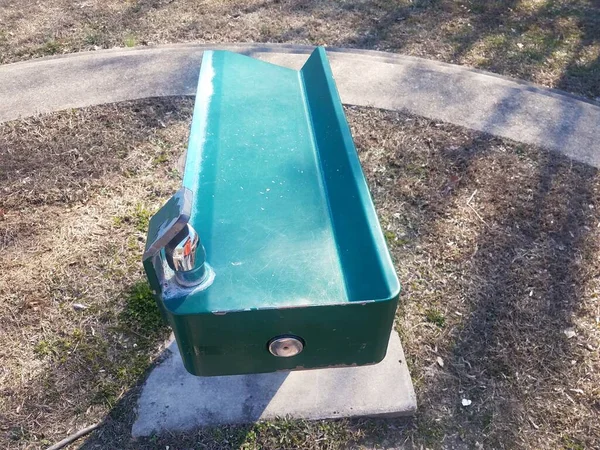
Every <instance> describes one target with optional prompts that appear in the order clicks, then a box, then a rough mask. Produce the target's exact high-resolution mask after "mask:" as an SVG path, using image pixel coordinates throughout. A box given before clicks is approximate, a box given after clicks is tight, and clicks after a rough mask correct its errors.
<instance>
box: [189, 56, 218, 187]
mask: <svg viewBox="0 0 600 450" xmlns="http://www.w3.org/2000/svg"><path fill="white" fill-rule="evenodd" d="M212 61H213V52H212V51H210V50H209V51H205V52H204V56H203V58H202V66H201V67H200V76H199V79H198V91H197V93H196V103H195V104H194V114H193V118H192V127H191V130H190V139H189V143H188V151H187V156H186V161H185V172H184V175H183V186H184V187H186V188H188V189H190V190H191V191H192V192H197V189H198V176H197V174H198V173H199V172H200V170H201V166H202V155H203V153H204V144H205V142H206V131H207V125H208V116H209V110H210V101H211V98H212V96H213V93H214V88H213V79H214V77H215V70H214V67H213V63H212Z"/></svg>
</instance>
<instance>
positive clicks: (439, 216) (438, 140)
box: [84, 108, 600, 449]
mask: <svg viewBox="0 0 600 450" xmlns="http://www.w3.org/2000/svg"><path fill="white" fill-rule="evenodd" d="M348 114H349V118H350V121H351V123H353V124H354V125H355V127H354V128H355V129H354V132H355V138H356V140H357V145H358V147H359V150H360V154H361V159H362V163H363V167H364V169H365V172H366V175H367V177H368V179H369V183H370V187H371V192H372V193H373V195H374V199H375V202H376V204H377V205H378V209H379V214H380V217H381V220H382V222H383V224H384V227H385V228H386V235H387V237H388V239H389V241H390V246H391V249H392V253H393V256H394V258H395V260H396V261H402V264H398V265H397V267H398V270H399V272H400V277H401V279H402V281H403V284H404V293H403V297H402V300H401V307H400V312H399V315H400V326H399V331H400V333H401V335H403V342H404V344H405V345H406V353H407V362H408V363H409V367H410V369H411V371H412V375H413V379H414V382H415V386H416V389H417V394H418V398H419V412H418V414H417V416H416V417H415V418H414V419H409V420H406V419H402V420H400V419H398V420H369V419H361V420H338V421H323V422H314V423H308V422H304V421H293V420H285V419H282V420H280V421H274V422H268V423H263V424H257V425H248V426H237V427H218V428H206V429H200V430H197V431H196V432H193V433H186V434H176V435H167V436H162V437H154V438H145V439H141V440H138V441H135V442H134V441H129V440H128V438H126V437H125V436H128V435H129V433H130V430H131V425H132V422H133V417H132V413H131V411H132V409H131V408H132V407H133V405H134V403H135V396H136V395H137V390H136V389H134V390H133V391H132V392H130V393H129V394H127V395H126V396H125V397H124V398H123V399H122V401H121V402H120V403H119V405H117V406H116V407H115V408H114V409H113V412H112V413H111V415H110V418H109V419H108V421H107V423H106V425H105V426H104V427H103V429H102V430H100V431H99V432H97V433H96V434H95V435H94V436H93V437H92V438H90V439H89V440H88V442H87V443H86V444H85V447H84V448H94V446H96V445H100V446H101V447H103V446H113V445H116V444H118V446H120V447H122V448H154V447H155V446H156V447H158V446H166V445H170V446H172V447H173V446H174V447H175V448H179V447H182V448H187V447H193V446H196V445H201V446H205V447H206V448H215V449H216V448H309V447H310V448H343V447H345V446H350V447H352V446H353V445H359V444H361V445H373V446H377V445H379V446H382V445H383V446H385V445H389V446H398V445H402V444H403V443H405V444H406V445H407V446H409V447H410V446H414V447H417V448H419V446H422V445H425V446H433V447H436V446H456V447H458V448H461V447H464V448H473V447H474V446H476V445H478V443H479V444H480V445H483V446H484V447H485V448H487V447H491V448H512V447H515V446H519V445H526V446H530V447H534V448H535V447H537V448H540V447H541V446H544V445H550V446H553V447H559V446H563V447H565V448H578V447H577V446H580V447H581V448H585V446H590V447H593V446H594V445H595V444H597V443H598V442H599V441H600V436H599V435H598V432H597V430H596V431H594V426H595V417H596V415H595V414H596V413H595V411H597V409H598V401H597V399H594V397H593V394H590V395H589V396H581V397H576V398H575V399H574V398H573V397H572V396H570V395H569V392H570V391H569V389H575V388H576V387H577V386H580V383H581V380H583V379H586V376H587V375H586V374H585V367H584V366H585V364H583V362H584V361H585V360H586V352H587V351H588V350H586V349H585V348H583V347H582V346H581V345H579V343H580V341H574V340H569V339H567V337H566V336H565V333H564V331H565V330H567V329H571V328H575V327H576V326H577V325H576V323H575V322H576V321H577V320H578V318H581V317H582V316H584V315H585V314H586V313H585V305H584V304H585V297H586V294H585V292H584V291H585V289H587V287H586V286H587V284H588V283H589V281H590V277H592V278H593V277H594V276H595V274H596V275H597V273H596V272H597V270H596V269H595V260H596V255H597V251H598V250H599V246H598V242H597V240H596V238H595V237H594V234H593V233H591V230H592V229H593V227H595V226H596V224H597V222H598V215H597V212H596V209H595V208H596V206H595V205H597V204H598V200H599V199H598V194H597V190H598V186H597V184H598V181H597V178H598V177H597V175H598V174H597V170H596V169H594V168H591V167H589V166H585V165H583V164H579V163H575V162H573V161H571V160H569V159H568V158H567V157H564V156H561V155H559V154H556V153H549V152H545V151H543V150H539V149H535V148H531V147H527V146H524V145H522V144H517V143H511V142H507V141H505V140H502V139H498V138H494V137H491V136H488V135H484V134H478V133H473V132H469V131H465V130H462V129H460V128H458V127H453V126H450V125H445V124H439V123H436V122H432V121H428V120H425V119H420V118H413V117H410V116H406V115H403V114H397V113H383V112H373V111H372V110H371V111H370V112H369V113H367V112H366V111H365V110H364V109H361V108H349V109H348ZM371 114H374V115H375V116H376V119H372V118H370V117H371V116H370V115H371ZM357 129H358V130H357ZM374 129H377V130H378V131H377V133H375V134H373V133H372V131H370V130H374ZM415 142H416V143H415ZM396 143H399V145H397V146H396V145H395V144H396ZM469 198H471V203H469V205H471V206H472V207H473V209H472V210H471V209H470V208H469V207H467V206H465V204H466V202H467V201H468V199H469ZM417 328H418V329H419V330H422V331H418V332H415V331H411V329H417ZM411 333H412V334H411ZM414 333H416V335H415V334H414ZM580 333H582V334H583V331H580ZM437 357H439V358H441V360H442V361H443V362H444V367H440V365H439V364H437V363H436V362H435V361H436V358H437ZM573 361H575V364H574V363H573ZM588 379H589V376H588ZM571 395H573V394H571ZM463 399H468V400H470V401H471V402H472V404H471V405H470V406H469V407H465V406H463V405H462V403H461V402H462V400H463ZM595 402H596V403H595ZM318 442H322V446H319V445H321V444H318ZM523 443H525V444H523ZM128 446H129V447H128Z"/></svg>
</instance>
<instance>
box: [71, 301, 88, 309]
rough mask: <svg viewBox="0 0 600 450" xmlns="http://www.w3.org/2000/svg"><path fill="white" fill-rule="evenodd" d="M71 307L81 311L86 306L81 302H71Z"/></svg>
mask: <svg viewBox="0 0 600 450" xmlns="http://www.w3.org/2000/svg"><path fill="white" fill-rule="evenodd" d="M73 309H74V310H75V311H82V310H84V309H87V306H85V305H83V304H81V303H73Z"/></svg>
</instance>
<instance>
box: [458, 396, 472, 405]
mask: <svg viewBox="0 0 600 450" xmlns="http://www.w3.org/2000/svg"><path fill="white" fill-rule="evenodd" d="M461 403H462V405H463V406H471V403H473V402H472V401H471V400H469V399H468V398H463V399H462V402H461Z"/></svg>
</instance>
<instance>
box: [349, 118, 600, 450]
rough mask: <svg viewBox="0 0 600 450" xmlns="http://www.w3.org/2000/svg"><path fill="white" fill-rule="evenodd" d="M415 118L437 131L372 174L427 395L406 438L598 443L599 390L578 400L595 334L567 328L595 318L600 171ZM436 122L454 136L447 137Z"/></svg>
mask: <svg viewBox="0 0 600 450" xmlns="http://www.w3.org/2000/svg"><path fill="white" fill-rule="evenodd" d="M416 120H417V121H420V122H421V123H422V124H423V125H421V130H420V133H422V134H424V135H425V136H427V135H429V136H430V138H429V139H427V138H425V139H424V141H425V142H422V144H425V145H422V146H421V149H420V151H416V150H413V149H412V148H411V147H412V145H408V146H407V147H405V148H402V147H401V148H398V149H397V150H396V151H394V150H393V149H390V150H391V152H390V154H389V155H388V156H385V157H382V159H381V161H379V162H378V164H381V166H382V167H386V168H387V170H385V171H373V172H371V173H370V174H369V181H370V184H371V190H372V192H373V193H374V197H375V202H376V203H377V204H378V206H379V209H380V216H382V218H383V222H384V224H387V225H388V227H390V228H389V229H390V231H389V234H390V236H391V238H392V239H391V240H390V241H391V246H392V251H393V255H394V257H395V259H396V261H402V264H401V265H400V266H398V267H399V269H398V270H399V272H400V273H403V274H404V277H403V276H402V275H401V279H402V281H403V283H404V288H405V290H404V295H403V298H402V299H401V307H400V316H401V325H402V324H403V325H404V326H405V329H402V327H401V329H400V332H401V334H404V335H405V336H407V338H405V339H403V341H404V342H405V343H408V348H407V358H408V359H409V362H410V363H411V369H412V375H413V378H414V381H415V385H416V388H417V393H418V399H419V412H418V414H417V417H416V420H415V422H414V423H412V424H410V426H409V429H408V430H407V431H405V432H404V433H400V434H398V435H397V437H396V439H397V442H399V441H404V440H405V439H409V441H410V442H413V443H414V444H415V445H416V446H417V447H418V445H445V446H449V447H452V446H453V445H459V446H460V445H463V446H466V447H468V448H473V447H474V446H475V445H483V446H484V447H485V448H488V447H489V448H514V447H515V446H520V445H526V446H527V445H529V446H531V447H533V448H540V447H541V446H544V445H550V446H551V447H554V448H556V447H559V446H564V447H565V448H587V447H589V448H592V447H594V446H595V445H597V444H598V442H599V441H600V435H599V434H598V432H597V431H592V430H594V428H595V425H594V423H595V419H594V417H595V416H596V414H597V410H598V401H597V399H595V398H594V394H593V393H589V394H587V395H582V396H581V397H579V398H577V399H576V400H574V399H573V398H571V397H570V396H569V395H568V392H569V389H571V390H573V389H577V388H576V386H581V384H582V382H583V381H582V380H586V383H588V385H587V388H586V387H584V390H587V389H589V388H590V387H591V385H593V379H592V380H590V375H589V373H588V372H587V370H586V369H585V364H584V361H586V358H589V350H586V349H585V348H583V346H582V345H581V342H582V341H585V337H582V338H581V340H580V341H578V342H576V341H574V340H569V339H567V337H566V336H565V333H564V332H565V330H568V329H572V328H574V327H576V325H575V321H576V320H577V318H581V317H583V316H585V314H586V303H587V300H588V298H587V297H588V296H589V294H588V295H586V289H589V288H588V284H589V283H590V279H593V277H594V276H596V275H597V268H596V264H595V261H596V258H597V251H598V242H597V239H596V237H595V233H593V232H592V230H593V228H594V227H595V226H596V225H597V222H598V215H597V213H596V212H595V208H596V206H595V205H597V202H598V194H597V190H598V174H597V170H596V169H594V168H592V167H589V166H586V165H583V164H579V163H575V162H573V161H571V160H569V159H568V158H566V157H564V156H561V155H559V154H556V153H548V152H545V151H540V150H537V149H533V148H529V147H526V146H523V145H520V144H515V143H510V142H506V141H503V140H500V139H496V138H493V137H489V136H486V135H482V134H476V133H467V135H464V132H461V131H460V130H457V129H455V128H454V129H453V127H450V126H447V125H441V124H435V123H431V122H429V121H425V120H423V119H416ZM385 122H386V121H385V120H384V123H383V124H381V123H380V124H378V125H379V128H380V129H384V130H385V127H386V124H385ZM440 125H441V126H440ZM387 126H393V125H391V124H390V123H388V124H387ZM440 128H441V129H446V130H449V131H450V133H451V134H455V133H456V134H458V138H457V139H455V141H454V142H452V141H450V142H444V141H443V140H442V139H440V137H439V133H440ZM457 132H458V133H457ZM383 134H384V136H383V137H382V139H386V140H387V139H390V136H387V134H386V132H385V131H384V133H383ZM461 134H463V136H461ZM360 141H361V138H359V146H362V145H365V143H361V142H360ZM428 141H429V142H428ZM370 145H371V144H370V143H369V142H367V143H366V145H365V147H366V149H367V155H366V156H363V159H364V158H369V154H368V152H369V146H370ZM429 146H431V148H428V147H429ZM371 151H372V149H371ZM368 161H369V160H368V159H367V162H366V163H365V162H364V161H363V163H364V164H363V166H367V167H368V166H369V162H368ZM415 180H417V181H415ZM469 198H471V199H475V201H474V202H473V203H469V204H470V205H471V206H473V211H470V216H471V217H470V219H469V217H468V215H469V214H468V215H467V217H465V215H464V213H461V212H460V210H461V208H462V209H466V210H467V212H468V213H469V208H468V207H467V205H466V203H467V202H468V201H469V200H468V199H469ZM475 208H477V209H479V211H477V209H475ZM393 211H397V212H396V213H395V214H396V215H397V217H398V218H396V219H395V218H394V216H393V213H392V212H393ZM403 265H407V266H408V267H406V268H405V267H402V266H403ZM402 300H404V304H403V303H402ZM587 308H589V306H587ZM415 311H421V313H420V314H422V319H421V320H423V321H424V322H425V324H426V326H425V329H424V331H420V332H419V333H417V337H415V336H414V335H411V333H412V332H411V331H410V329H412V328H416V327H417V325H416V324H415V323H414V320H415V319H416V318H417V317H415V315H414V314H415ZM431 311H435V312H436V314H435V317H436V320H432V319H430V317H431V316H432V314H431ZM409 314H410V315H409ZM587 314H588V317H587V322H589V321H590V320H593V317H591V314H590V311H589V309H588V310H587ZM403 315H409V316H408V317H407V318H406V319H405V320H404V321H402V316H403ZM439 317H442V318H443V320H437V318H439ZM584 321H585V320H584ZM582 334H583V332H582ZM415 341H417V342H421V344H420V345H417V344H415ZM415 345H417V346H416V347H413V346H415ZM436 358H441V361H442V362H443V363H444V367H440V364H438V363H436ZM410 360H412V361H410ZM588 361H589V359H588ZM590 381H591V383H590ZM565 394H567V395H565ZM462 399H468V400H471V401H472V404H471V406H469V407H464V406H462V404H461V402H462ZM390 424H392V425H393V424H397V426H398V427H399V429H402V427H406V424H405V423H404V422H391V423H388V426H389V425H390ZM558 424H560V425H558ZM373 438H374V439H376V435H374V436H373ZM577 446H580V447H577Z"/></svg>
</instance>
